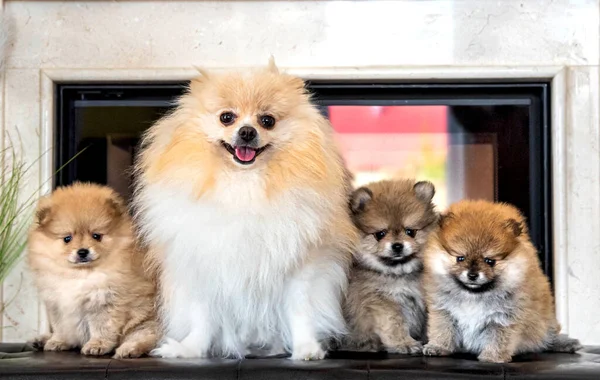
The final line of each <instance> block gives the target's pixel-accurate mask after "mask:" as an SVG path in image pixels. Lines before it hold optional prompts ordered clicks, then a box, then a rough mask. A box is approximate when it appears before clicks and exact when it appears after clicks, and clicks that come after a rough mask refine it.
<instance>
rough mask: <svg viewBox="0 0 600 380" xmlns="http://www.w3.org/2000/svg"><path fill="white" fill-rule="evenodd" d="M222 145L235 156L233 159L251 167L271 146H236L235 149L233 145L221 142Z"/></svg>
mask: <svg viewBox="0 0 600 380" xmlns="http://www.w3.org/2000/svg"><path fill="white" fill-rule="evenodd" d="M221 145H223V147H224V148H225V149H226V150H227V151H228V152H229V153H231V155H232V156H233V159H234V160H235V161H236V162H237V163H239V164H242V165H250V164H252V163H254V161H255V160H256V157H258V155H259V154H261V153H262V152H264V151H265V149H267V148H268V147H269V146H270V145H269V144H267V145H265V146H263V147H261V148H252V147H250V146H236V147H235V148H234V147H233V146H231V144H228V143H226V142H225V141H221Z"/></svg>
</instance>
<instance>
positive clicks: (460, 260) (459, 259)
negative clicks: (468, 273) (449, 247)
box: [456, 256, 465, 263]
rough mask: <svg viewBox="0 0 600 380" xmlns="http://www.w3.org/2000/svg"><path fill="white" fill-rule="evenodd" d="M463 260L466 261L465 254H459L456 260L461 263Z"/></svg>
mask: <svg viewBox="0 0 600 380" xmlns="http://www.w3.org/2000/svg"><path fill="white" fill-rule="evenodd" d="M462 261H465V257H464V256H458V257H457V258H456V262H459V263H460V262H462Z"/></svg>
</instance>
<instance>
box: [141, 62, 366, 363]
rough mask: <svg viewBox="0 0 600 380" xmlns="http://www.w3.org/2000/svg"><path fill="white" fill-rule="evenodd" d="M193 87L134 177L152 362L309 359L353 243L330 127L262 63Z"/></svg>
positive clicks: (295, 82)
mask: <svg viewBox="0 0 600 380" xmlns="http://www.w3.org/2000/svg"><path fill="white" fill-rule="evenodd" d="M201 74H202V75H201V76H200V77H198V78H196V79H194V80H192V81H191V83H190V88H189V91H188V93H187V94H186V95H184V96H183V97H182V98H181V99H180V100H179V103H178V107H177V108H176V110H175V111H174V112H173V113H172V114H170V115H168V116H166V117H165V118H163V119H162V120H160V121H158V123H157V124H155V125H154V126H152V127H151V128H150V130H149V132H148V133H147V134H146V136H145V138H144V139H143V142H142V150H141V153H140V156H139V158H138V162H137V164H136V169H137V170H136V171H137V186H136V192H135V196H134V203H135V208H136V220H137V224H138V226H139V230H140V236H141V238H142V239H143V241H144V242H145V243H146V245H147V246H148V248H149V251H150V255H149V259H150V260H149V261H150V264H151V265H150V266H149V267H150V268H154V269H155V270H156V272H155V273H156V275H157V277H158V282H159V289H160V290H159V293H160V305H161V306H160V316H161V319H162V323H163V327H164V333H165V338H164V341H163V343H162V345H160V346H159V347H158V348H157V349H156V350H154V351H153V352H152V355H155V356H160V357H206V356H207V355H212V356H235V357H242V356H245V355H248V354H253V351H249V348H252V347H257V348H262V349H264V350H270V352H269V351H267V354H279V353H283V350H285V351H287V352H291V357H292V359H306V360H311V359H322V358H323V357H324V356H325V350H324V347H323V346H322V343H323V342H324V341H325V340H327V339H329V338H330V337H331V336H333V335H336V334H339V333H342V332H344V319H343V316H342V312H341V299H342V295H343V293H344V291H345V289H346V287H347V271H348V268H349V266H350V263H351V257H352V254H351V253H352V250H353V249H354V246H355V244H356V240H357V236H358V235H357V232H356V230H355V228H354V226H353V224H352V221H351V219H350V215H349V211H348V206H347V205H348V197H349V194H350V183H349V182H350V179H349V176H348V173H347V171H346V169H345V167H344V164H343V162H342V159H341V155H340V153H339V152H338V150H337V148H336V145H335V144H334V141H333V136H332V133H333V131H332V128H331V126H330V124H329V123H328V121H327V120H326V119H325V118H324V117H323V116H322V115H321V114H320V112H319V110H318V109H317V108H316V107H315V106H314V105H313V104H311V102H310V99H309V95H308V94H307V92H306V90H305V86H304V82H303V81H302V80H301V79H299V78H297V77H294V76H290V75H286V74H283V73H280V72H279V71H278V69H277V68H276V67H275V65H274V63H273V62H272V61H271V63H270V64H269V67H268V68H265V69H259V70H248V71H241V72H228V73H206V72H203V71H201Z"/></svg>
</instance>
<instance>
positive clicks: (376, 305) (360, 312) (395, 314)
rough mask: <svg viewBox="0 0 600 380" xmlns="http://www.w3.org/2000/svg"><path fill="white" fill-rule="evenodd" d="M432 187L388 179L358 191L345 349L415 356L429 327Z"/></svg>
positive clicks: (353, 205) (433, 221) (433, 216)
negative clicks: (426, 287) (426, 280)
mask: <svg viewBox="0 0 600 380" xmlns="http://www.w3.org/2000/svg"><path fill="white" fill-rule="evenodd" d="M434 194H435V187H434V186H433V184H432V183H431V182H428V181H421V182H415V181H413V180H387V181H380V182H376V183H372V184H369V185H367V186H365V187H361V188H359V189H357V190H356V191H355V192H354V193H353V195H352V198H351V202H350V206H351V210H352V215H353V220H354V223H355V224H356V226H357V227H358V229H359V231H360V232H361V235H362V239H361V242H360V245H359V247H358V250H357V252H356V264H355V265H354V266H353V267H352V270H351V272H350V284H349V288H348V295H347V299H346V303H345V307H344V311H345V315H346V319H347V320H348V325H349V327H350V330H351V334H350V335H349V336H348V337H347V338H346V339H347V340H348V343H347V344H346V346H347V347H344V348H349V349H362V350H364V349H368V350H381V349H384V350H387V351H389V352H397V353H402V354H418V353H421V350H422V348H423V346H422V342H423V340H425V328H426V323H427V318H426V310H425V297H424V292H423V286H422V274H423V248H424V246H425V244H426V242H427V238H428V236H429V234H430V233H431V231H432V230H434V229H435V228H436V227H437V220H438V213H437V212H436V211H435V206H434V205H433V202H432V201H431V200H432V198H433V195H434Z"/></svg>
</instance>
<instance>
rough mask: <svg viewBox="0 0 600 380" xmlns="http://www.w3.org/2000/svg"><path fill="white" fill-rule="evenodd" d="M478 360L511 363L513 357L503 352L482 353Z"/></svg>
mask: <svg viewBox="0 0 600 380" xmlns="http://www.w3.org/2000/svg"><path fill="white" fill-rule="evenodd" d="M477 360H479V361H480V362H488V363H509V362H510V361H511V360H512V355H510V354H507V353H501V352H482V353H481V354H480V355H479V356H478V357H477Z"/></svg>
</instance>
